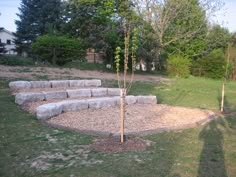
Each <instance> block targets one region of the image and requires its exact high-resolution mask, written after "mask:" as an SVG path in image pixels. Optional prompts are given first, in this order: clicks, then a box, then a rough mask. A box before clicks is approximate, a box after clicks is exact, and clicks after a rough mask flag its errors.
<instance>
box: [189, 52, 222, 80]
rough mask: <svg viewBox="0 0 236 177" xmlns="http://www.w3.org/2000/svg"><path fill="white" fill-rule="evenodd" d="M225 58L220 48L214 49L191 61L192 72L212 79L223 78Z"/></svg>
mask: <svg viewBox="0 0 236 177" xmlns="http://www.w3.org/2000/svg"><path fill="white" fill-rule="evenodd" d="M225 67H226V60H225V54H224V52H223V51H222V49H215V50H213V51H212V52H211V53H209V54H208V55H206V56H204V57H202V58H200V59H199V60H197V61H195V62H194V63H193V67H192V74H193V75H195V76H204V77H208V78H213V79H220V78H223V77H224V75H225Z"/></svg>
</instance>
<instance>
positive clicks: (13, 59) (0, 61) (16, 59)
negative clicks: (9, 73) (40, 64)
mask: <svg viewBox="0 0 236 177" xmlns="http://www.w3.org/2000/svg"><path fill="white" fill-rule="evenodd" d="M0 65H9V66H33V65H34V61H33V60H32V59H31V58H24V57H20V56H14V55H12V56H11V55H4V56H0Z"/></svg>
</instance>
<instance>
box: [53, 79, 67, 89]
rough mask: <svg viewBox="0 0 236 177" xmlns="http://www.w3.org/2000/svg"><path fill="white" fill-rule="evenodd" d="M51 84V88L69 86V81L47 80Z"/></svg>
mask: <svg viewBox="0 0 236 177" xmlns="http://www.w3.org/2000/svg"><path fill="white" fill-rule="evenodd" d="M49 82H50V83H51V84H52V88H56V87H64V88H65V87H69V81H68V80H54V81H49Z"/></svg>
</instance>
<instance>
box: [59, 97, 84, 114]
mask: <svg viewBox="0 0 236 177" xmlns="http://www.w3.org/2000/svg"><path fill="white" fill-rule="evenodd" d="M60 104H62V105H63V112H73V111H79V110H82V109H88V102H87V100H68V101H63V102H60Z"/></svg>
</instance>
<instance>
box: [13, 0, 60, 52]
mask: <svg viewBox="0 0 236 177" xmlns="http://www.w3.org/2000/svg"><path fill="white" fill-rule="evenodd" d="M60 11H61V1H60V0H53V1H48V0H40V1H38V0H22V2H21V6H20V8H19V12H20V13H19V14H17V15H18V17H19V20H16V22H15V23H16V26H17V31H16V37H17V40H16V41H15V43H16V45H17V50H18V52H19V53H22V52H23V51H27V52H30V45H31V43H32V42H33V41H34V40H35V38H37V36H39V35H44V34H46V33H48V32H49V30H50V29H49V28H53V30H54V31H55V30H56V29H58V28H59V24H60Z"/></svg>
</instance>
